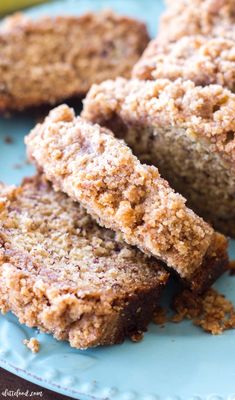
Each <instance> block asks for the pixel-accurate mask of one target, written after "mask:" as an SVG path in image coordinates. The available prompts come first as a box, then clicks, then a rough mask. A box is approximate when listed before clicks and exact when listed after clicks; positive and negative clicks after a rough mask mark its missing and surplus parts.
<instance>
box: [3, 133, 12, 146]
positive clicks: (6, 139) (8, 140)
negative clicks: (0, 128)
mask: <svg viewBox="0 0 235 400" xmlns="http://www.w3.org/2000/svg"><path fill="white" fill-rule="evenodd" d="M3 140H4V143H6V144H12V143H13V138H12V137H11V136H8V135H6V136H5V137H4V139H3Z"/></svg>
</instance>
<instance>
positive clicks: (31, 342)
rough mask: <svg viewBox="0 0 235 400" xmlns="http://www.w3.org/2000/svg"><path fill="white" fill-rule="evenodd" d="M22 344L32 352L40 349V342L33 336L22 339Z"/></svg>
mask: <svg viewBox="0 0 235 400" xmlns="http://www.w3.org/2000/svg"><path fill="white" fill-rule="evenodd" d="M23 344H24V345H25V346H26V347H28V349H29V350H31V351H32V353H38V352H39V350H40V342H39V341H38V339H36V338H34V337H32V338H30V339H25V340H23Z"/></svg>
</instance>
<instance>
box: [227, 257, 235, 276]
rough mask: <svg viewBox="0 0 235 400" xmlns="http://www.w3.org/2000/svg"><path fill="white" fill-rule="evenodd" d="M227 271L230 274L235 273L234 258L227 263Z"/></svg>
mask: <svg viewBox="0 0 235 400" xmlns="http://www.w3.org/2000/svg"><path fill="white" fill-rule="evenodd" d="M228 271H229V273H230V275H235V260H231V261H230V262H229V264H228Z"/></svg>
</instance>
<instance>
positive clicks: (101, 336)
mask: <svg viewBox="0 0 235 400" xmlns="http://www.w3.org/2000/svg"><path fill="white" fill-rule="evenodd" d="M167 278H168V274H167V273H166V272H165V271H164V269H163V268H162V267H161V266H160V265H159V263H158V262H157V261H156V260H153V259H149V258H147V257H146V256H145V255H144V254H142V253H141V252H140V251H139V250H137V249H135V248H132V247H130V246H128V245H126V244H125V243H124V242H123V240H122V239H121V237H118V236H117V235H116V236H115V233H114V232H112V231H110V230H108V229H105V228H101V227H99V226H98V225H97V224H96V222H94V220H92V218H91V217H90V216H89V215H88V214H87V213H86V211H85V210H84V209H83V208H82V207H81V206H80V205H79V204H78V203H76V204H75V203H74V202H73V201H72V200H71V199H69V198H68V197H67V196H66V195H64V194H63V193H60V192H57V193H56V192H54V190H53V189H52V187H51V185H50V184H49V183H48V182H47V181H46V180H45V178H43V177H42V176H36V177H34V178H30V179H26V180H25V181H24V182H23V184H22V185H21V186H19V187H17V188H12V187H10V188H8V187H3V186H1V188H0V309H1V310H2V312H7V311H9V310H10V311H12V312H13V313H14V314H15V315H16V316H17V317H18V318H19V320H20V322H21V323H24V324H27V325H28V326H30V327H38V328H39V329H40V330H42V331H45V332H48V333H52V334H53V335H54V336H55V337H56V338H57V339H59V340H68V341H69V342H70V344H71V346H73V347H77V348H80V349H84V348H87V347H93V346H98V345H107V344H114V343H119V342H122V341H123V340H124V338H125V337H126V336H131V335H132V334H134V333H136V332H140V331H143V330H146V326H147V324H148V322H150V321H151V318H152V315H153V313H154V312H155V311H156V308H157V303H158V299H159V296H160V293H161V291H162V288H163V287H164V286H165V284H166V281H167Z"/></svg>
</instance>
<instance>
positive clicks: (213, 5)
mask: <svg viewBox="0 0 235 400" xmlns="http://www.w3.org/2000/svg"><path fill="white" fill-rule="evenodd" d="M167 5H168V8H167V10H166V12H165V13H164V14H163V16H162V17H161V21H160V28H159V39H160V40H161V42H169V41H173V42H175V41H177V40H178V39H180V38H181V37H183V36H189V35H195V34H196V35H197V34H202V35H207V36H214V37H226V38H228V39H233V40H235V1H234V0H177V1H175V0H170V1H167Z"/></svg>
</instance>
